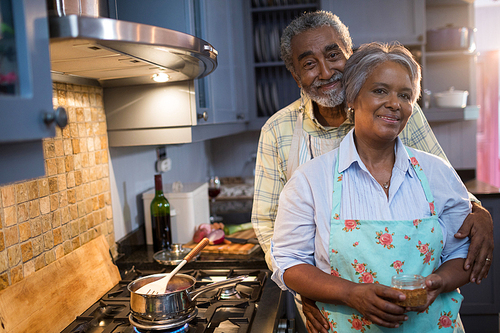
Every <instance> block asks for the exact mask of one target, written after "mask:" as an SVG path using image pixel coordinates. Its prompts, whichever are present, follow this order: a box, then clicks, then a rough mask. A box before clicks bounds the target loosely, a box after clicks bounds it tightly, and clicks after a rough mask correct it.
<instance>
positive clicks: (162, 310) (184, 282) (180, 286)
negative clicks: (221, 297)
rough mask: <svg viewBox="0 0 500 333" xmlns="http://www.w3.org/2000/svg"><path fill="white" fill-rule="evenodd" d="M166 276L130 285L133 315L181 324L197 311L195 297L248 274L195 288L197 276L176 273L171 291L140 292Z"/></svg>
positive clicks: (229, 283) (235, 282)
mask: <svg viewBox="0 0 500 333" xmlns="http://www.w3.org/2000/svg"><path fill="white" fill-rule="evenodd" d="M165 275H166V274H153V275H148V276H145V277H142V278H139V279H137V280H134V281H132V282H130V283H129V284H128V286H127V289H128V290H129V291H130V310H131V311H132V314H133V315H134V316H136V317H138V318H140V319H142V320H146V321H154V322H155V323H156V324H162V325H169V324H174V323H175V324H178V323H179V321H180V320H183V319H185V318H188V317H191V316H192V314H193V312H195V311H196V297H198V296H199V295H201V294H203V293H204V292H206V291H209V290H212V289H215V288H219V287H223V286H229V285H234V284H237V283H238V282H241V281H243V280H244V279H246V278H247V277H248V276H246V275H242V276H238V277H235V278H231V279H227V280H223V281H219V282H214V283H211V284H207V285H205V286H203V287H200V288H198V289H194V285H195V283H196V279H195V278H194V277H192V276H190V275H186V274H177V275H175V276H174V277H173V278H172V280H171V281H170V283H169V285H168V289H169V291H170V292H169V293H166V294H158V295H146V294H140V293H137V291H138V290H139V289H140V288H142V287H143V286H145V285H147V284H149V283H152V282H154V281H156V280H159V279H162V278H164V277H165Z"/></svg>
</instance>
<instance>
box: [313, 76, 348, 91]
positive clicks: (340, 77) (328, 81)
mask: <svg viewBox="0 0 500 333" xmlns="http://www.w3.org/2000/svg"><path fill="white" fill-rule="evenodd" d="M342 77H344V74H343V73H342V72H336V73H335V74H333V75H332V77H331V78H329V79H328V80H318V81H316V82H314V83H313V84H312V85H311V86H312V87H313V88H318V87H321V86H322V85H325V84H329V83H333V82H335V81H339V80H342Z"/></svg>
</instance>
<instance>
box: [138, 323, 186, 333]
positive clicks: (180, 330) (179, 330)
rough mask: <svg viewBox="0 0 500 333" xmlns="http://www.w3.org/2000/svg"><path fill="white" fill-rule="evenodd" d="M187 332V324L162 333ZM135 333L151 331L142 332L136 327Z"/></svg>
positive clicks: (142, 332) (143, 332) (143, 331)
mask: <svg viewBox="0 0 500 333" xmlns="http://www.w3.org/2000/svg"><path fill="white" fill-rule="evenodd" d="M187 331H189V325H188V324H187V323H186V324H184V325H183V326H181V327H177V328H172V329H169V330H162V331H161V332H163V333H186V332H187ZM134 332H137V333H149V332H151V330H142V329H139V328H137V327H134ZM155 332H158V331H155Z"/></svg>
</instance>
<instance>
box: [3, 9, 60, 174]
mask: <svg viewBox="0 0 500 333" xmlns="http://www.w3.org/2000/svg"><path fill="white" fill-rule="evenodd" d="M0 6H1V7H0V23H2V25H1V30H0V104H1V106H2V107H1V109H0V156H2V158H1V159H0V184H3V183H7V182H14V181H19V180H23V179H28V178H35V177H39V176H42V175H44V174H45V167H44V159H43V148H42V139H43V138H46V137H51V136H54V135H55V125H54V123H53V122H52V123H49V124H47V123H46V122H45V121H44V117H46V116H47V115H53V105H52V80H51V77H50V58H49V34H48V24H47V11H46V8H45V2H44V1H34V0H22V1H18V0H15V1H14V0H12V1H2V2H0Z"/></svg>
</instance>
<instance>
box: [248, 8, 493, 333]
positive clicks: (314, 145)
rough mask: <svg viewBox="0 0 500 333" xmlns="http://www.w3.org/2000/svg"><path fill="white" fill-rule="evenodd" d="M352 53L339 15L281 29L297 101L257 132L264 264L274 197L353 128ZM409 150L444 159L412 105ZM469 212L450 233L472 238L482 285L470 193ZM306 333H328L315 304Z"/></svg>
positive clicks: (485, 216)
mask: <svg viewBox="0 0 500 333" xmlns="http://www.w3.org/2000/svg"><path fill="white" fill-rule="evenodd" d="M351 55H352V40H351V37H350V35H349V31H348V29H347V27H346V26H345V25H344V24H343V23H342V22H341V21H340V20H339V18H338V17H337V16H336V15H333V14H331V13H329V12H325V11H317V12H313V13H307V14H304V15H302V16H301V17H299V18H297V19H295V20H294V21H293V22H291V23H290V25H289V26H288V27H287V28H286V29H285V30H284V32H283V36H282V38H281V56H282V58H283V60H284V62H285V65H286V67H287V69H288V70H289V71H290V73H291V74H292V76H293V78H294V79H295V81H296V82H297V84H298V86H299V87H300V88H301V97H300V98H299V99H298V100H297V101H295V102H293V103H292V104H290V105H288V106H287V107H285V108H283V109H282V110H279V111H278V112H276V114H274V115H273V116H272V117H271V118H269V120H268V121H267V122H266V124H265V125H264V126H263V127H262V130H261V135H260V139H259V146H258V152H257V162H256V168H255V194H254V204H253V210H252V223H253V226H254V229H255V232H256V234H257V237H258V239H259V242H260V244H261V246H262V249H263V250H264V252H265V254H266V261H267V263H268V265H269V267H271V263H270V259H269V249H270V241H271V238H272V235H273V228H274V221H275V218H276V212H277V207H278V199H279V195H280V192H281V191H282V189H283V187H284V185H285V183H286V182H287V181H288V180H289V179H290V177H291V175H292V173H293V172H294V170H295V169H296V168H297V167H298V166H299V165H301V164H303V163H305V162H307V161H309V160H311V159H313V158H314V157H316V156H319V155H322V154H324V153H326V152H328V151H330V150H332V149H334V148H337V147H338V145H339V143H340V141H341V140H342V138H343V137H344V136H345V135H346V134H347V133H348V132H349V130H350V129H351V128H352V127H353V124H352V123H351V122H350V121H349V120H347V118H346V114H345V111H344V106H343V101H344V89H343V87H342V86H341V78H342V73H343V70H344V65H345V63H346V60H347V59H348V58H349V57H350V56H351ZM400 137H401V139H402V141H403V143H404V144H405V145H407V146H410V147H413V148H417V149H420V150H424V151H427V152H429V153H432V154H434V155H437V156H440V157H442V158H444V159H446V156H445V154H444V152H443V150H442V149H441V147H440V145H439V143H438V142H437V140H436V138H435V136H434V134H433V133H432V130H431V128H430V126H429V124H428V122H427V120H426V119H425V116H424V115H423V113H422V110H421V109H420V108H419V107H418V105H417V104H416V106H415V108H414V110H413V114H412V116H411V117H410V119H409V121H408V123H407V126H406V128H405V129H404V130H403V132H402V133H401V134H400ZM471 199H472V201H473V210H472V213H471V214H470V215H469V216H468V217H467V219H466V220H465V222H464V223H463V225H462V227H461V228H460V230H459V231H458V233H457V234H456V235H455V237H457V238H465V237H467V236H468V237H470V238H471V245H470V248H469V253H468V256H467V259H466V260H465V264H464V265H465V269H470V268H471V267H472V274H471V282H476V283H480V282H481V279H483V278H485V277H486V275H487V273H488V270H489V268H490V266H491V258H492V255H493V221H492V219H491V215H490V214H489V212H488V211H487V210H486V209H484V208H482V207H481V206H480V204H479V203H478V202H477V200H476V199H475V198H474V197H473V196H472V195H471ZM303 303H304V313H305V315H306V318H307V320H308V323H307V326H308V330H309V331H310V332H326V329H325V327H328V324H327V322H326V320H325V319H324V318H323V317H322V316H321V314H320V313H319V311H318V310H317V308H315V305H314V304H313V303H312V302H310V301H308V300H307V299H303Z"/></svg>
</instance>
